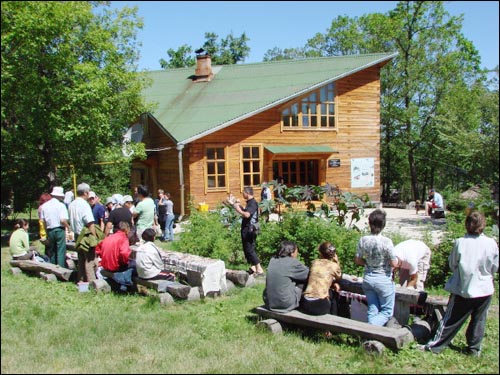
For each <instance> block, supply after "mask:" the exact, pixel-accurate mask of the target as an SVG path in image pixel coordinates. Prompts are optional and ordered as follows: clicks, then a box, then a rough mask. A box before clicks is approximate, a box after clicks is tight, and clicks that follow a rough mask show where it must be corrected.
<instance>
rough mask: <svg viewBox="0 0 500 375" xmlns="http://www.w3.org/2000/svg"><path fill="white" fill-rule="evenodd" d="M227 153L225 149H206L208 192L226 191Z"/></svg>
mask: <svg viewBox="0 0 500 375" xmlns="http://www.w3.org/2000/svg"><path fill="white" fill-rule="evenodd" d="M226 153H227V152H226V148H225V147H207V148H206V151H205V156H206V171H207V174H206V190H211V191H215V190H226V186H227V177H226V175H227V168H226Z"/></svg>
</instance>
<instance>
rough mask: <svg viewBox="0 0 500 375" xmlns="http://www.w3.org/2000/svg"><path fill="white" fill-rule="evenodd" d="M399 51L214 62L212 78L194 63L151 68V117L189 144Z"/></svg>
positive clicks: (147, 92)
mask: <svg viewBox="0 0 500 375" xmlns="http://www.w3.org/2000/svg"><path fill="white" fill-rule="evenodd" d="M396 55H397V53H379V54H367V55H355V56H336V57H322V58H314V59H303V60H284V61H278V62H265V63H255V64H235V65H223V66H213V67H212V71H213V73H214V75H215V76H214V78H213V79H212V80H211V81H210V82H193V81H192V76H193V75H194V71H195V67H191V68H181V69H167V70H161V71H152V72H148V73H147V75H148V76H149V77H150V78H152V80H153V84H152V86H151V87H149V88H147V89H145V90H144V96H145V99H146V101H147V102H148V103H157V107H156V109H154V110H153V111H152V112H151V113H150V115H151V116H152V117H153V118H154V119H155V120H156V121H157V123H158V124H159V125H160V126H161V127H162V128H163V129H164V131H165V132H166V133H167V134H168V135H169V136H170V137H172V138H173V139H174V140H175V141H176V142H177V143H184V144H186V143H189V142H192V141H194V140H196V139H199V138H201V137H204V136H206V135H208V134H211V133H213V132H215V131H218V130H220V129H223V128H224V127H226V126H230V125H232V124H234V123H236V122H239V121H241V120H243V119H245V118H248V117H251V116H254V115H255V114H257V113H260V112H263V111H265V110H267V109H269V108H272V107H274V106H276V105H279V104H281V103H284V102H286V101H288V100H290V99H292V98H294V97H296V96H299V95H302V94H304V93H306V92H308V91H310V90H314V89H316V88H317V87H320V86H323V85H325V84H327V83H329V82H332V81H335V80H337V79H340V78H342V77H345V76H348V75H351V74H353V73H355V72H358V71H361V70H363V69H366V68H368V67H371V66H373V65H376V64H379V63H383V62H386V61H388V60H390V59H392V58H393V57H395V56H396Z"/></svg>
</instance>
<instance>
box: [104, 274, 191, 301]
mask: <svg viewBox="0 0 500 375" xmlns="http://www.w3.org/2000/svg"><path fill="white" fill-rule="evenodd" d="M101 275H102V276H104V277H107V278H110V279H113V277H114V272H110V271H107V270H104V269H103V270H101ZM132 281H133V283H134V285H135V286H136V287H137V285H142V286H145V287H147V288H150V289H153V290H155V291H157V292H158V293H169V294H170V295H171V296H172V297H175V298H178V299H187V300H195V299H200V293H199V290H198V288H197V287H191V286H189V285H184V284H181V283H178V282H176V281H168V280H145V279H141V278H140V277H133V278H132ZM194 289H196V290H194Z"/></svg>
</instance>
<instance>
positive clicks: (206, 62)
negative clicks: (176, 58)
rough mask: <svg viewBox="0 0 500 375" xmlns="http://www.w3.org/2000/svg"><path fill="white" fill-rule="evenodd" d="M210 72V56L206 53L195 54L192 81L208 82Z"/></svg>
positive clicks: (210, 76)
mask: <svg viewBox="0 0 500 375" xmlns="http://www.w3.org/2000/svg"><path fill="white" fill-rule="evenodd" d="M213 77H214V74H213V73H212V58H211V57H210V55H208V54H204V55H201V54H200V55H196V71H195V78H194V82H210V81H211V80H212V78H213Z"/></svg>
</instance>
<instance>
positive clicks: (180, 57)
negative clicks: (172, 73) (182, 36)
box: [160, 44, 196, 69]
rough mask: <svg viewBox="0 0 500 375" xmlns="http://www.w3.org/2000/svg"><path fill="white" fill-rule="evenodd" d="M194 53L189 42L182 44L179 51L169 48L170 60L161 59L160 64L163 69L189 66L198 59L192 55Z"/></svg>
mask: <svg viewBox="0 0 500 375" xmlns="http://www.w3.org/2000/svg"><path fill="white" fill-rule="evenodd" d="M192 53H193V49H192V47H191V46H188V45H187V44H183V45H182V46H180V47H179V48H178V49H177V51H175V50H173V49H172V48H169V49H168V50H167V54H168V61H167V60H164V59H160V66H161V68H162V69H168V68H170V69H173V68H188V67H190V66H193V65H195V64H196V60H195V58H194V57H193V56H190V55H191V54H192Z"/></svg>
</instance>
